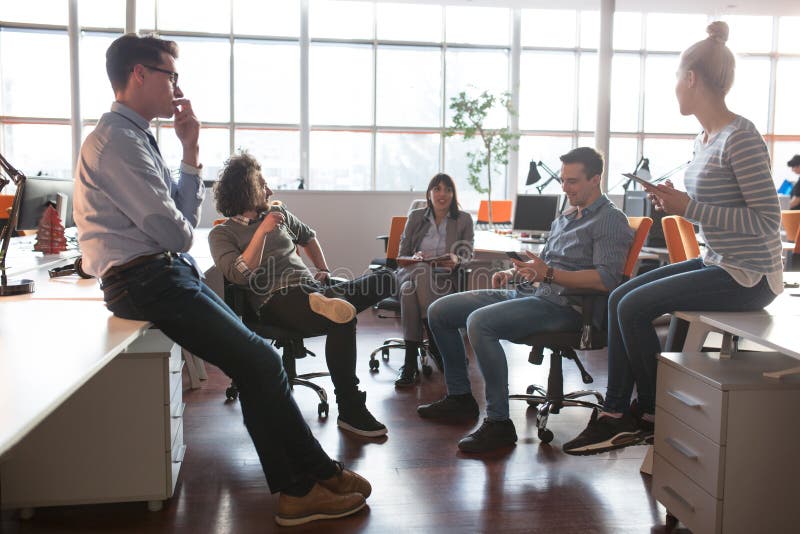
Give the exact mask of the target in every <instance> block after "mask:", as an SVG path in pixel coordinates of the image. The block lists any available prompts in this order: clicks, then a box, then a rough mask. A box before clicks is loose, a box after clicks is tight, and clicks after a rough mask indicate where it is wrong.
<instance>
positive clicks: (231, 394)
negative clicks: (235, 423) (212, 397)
mask: <svg viewBox="0 0 800 534" xmlns="http://www.w3.org/2000/svg"><path fill="white" fill-rule="evenodd" d="M225 398H226V399H228V400H229V401H235V400H236V399H238V398H239V390H238V389H237V388H235V387H233V386H231V387H229V388H228V389H226V390H225Z"/></svg>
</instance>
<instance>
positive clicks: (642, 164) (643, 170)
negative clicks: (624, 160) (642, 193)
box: [622, 156, 653, 191]
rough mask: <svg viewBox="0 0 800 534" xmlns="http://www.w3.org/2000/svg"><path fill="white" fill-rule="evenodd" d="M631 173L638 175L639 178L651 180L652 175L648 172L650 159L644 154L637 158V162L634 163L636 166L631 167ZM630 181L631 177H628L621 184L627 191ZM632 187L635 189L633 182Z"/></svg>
mask: <svg viewBox="0 0 800 534" xmlns="http://www.w3.org/2000/svg"><path fill="white" fill-rule="evenodd" d="M631 174H633V175H635V176H638V177H639V178H643V179H645V180H647V181H648V182H650V181H652V179H653V176H652V175H651V174H650V160H649V159H647V158H646V157H644V156H642V157H641V158H639V163H637V164H636V167H635V168H634V169H633V172H632V173H631ZM632 182H633V178H628V181H627V182H625V183H624V184H623V185H622V189H624V190H625V191H627V190H628V188H629V187H630V186H631V183H632ZM634 189H636V185H635V184H634Z"/></svg>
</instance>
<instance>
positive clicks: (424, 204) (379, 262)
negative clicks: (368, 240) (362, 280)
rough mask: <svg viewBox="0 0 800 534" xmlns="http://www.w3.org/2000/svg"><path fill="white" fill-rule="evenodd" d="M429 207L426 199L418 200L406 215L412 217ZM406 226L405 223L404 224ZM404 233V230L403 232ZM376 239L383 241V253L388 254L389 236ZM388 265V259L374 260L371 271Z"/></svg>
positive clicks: (413, 201) (412, 202) (376, 237)
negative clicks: (418, 210)
mask: <svg viewBox="0 0 800 534" xmlns="http://www.w3.org/2000/svg"><path fill="white" fill-rule="evenodd" d="M427 206H428V201H427V200H426V199H424V198H417V199H415V200H412V201H411V205H410V206H409V208H408V213H407V214H406V215H407V216H408V215H411V212H412V211H414V210H417V209H420V208H425V207H427ZM403 224H404V225H405V223H403ZM401 232H402V230H401ZM375 239H377V240H379V241H383V252H384V253H386V252H388V250H389V234H383V235H378V236H375ZM382 265H386V257H382V258H374V259H373V260H372V262H370V266H369V267H370V269H372V270H375V269H377V268H378V267H380V266H382Z"/></svg>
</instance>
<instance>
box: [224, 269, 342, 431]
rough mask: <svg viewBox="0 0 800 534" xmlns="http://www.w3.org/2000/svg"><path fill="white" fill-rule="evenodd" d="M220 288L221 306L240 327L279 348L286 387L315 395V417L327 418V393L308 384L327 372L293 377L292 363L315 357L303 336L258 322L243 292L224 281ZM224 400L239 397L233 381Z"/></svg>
mask: <svg viewBox="0 0 800 534" xmlns="http://www.w3.org/2000/svg"><path fill="white" fill-rule="evenodd" d="M224 289H225V293H224V300H225V304H227V305H228V306H230V308H231V309H232V310H233V311H234V312H236V314H237V315H239V316H240V317H241V318H242V322H243V323H244V325H245V326H246V327H247V328H249V329H250V330H252V331H253V332H255V333H256V334H258V335H259V336H261V337H263V338H264V339H271V340H272V345H273V346H274V347H275V348H278V349H283V353H282V358H281V359H282V360H283V368H284V369H285V370H286V375H287V376H288V377H289V384H291V386H292V387H293V386H305V387H307V388H310V389H312V390H314V391H315V392H316V393H317V395H318V396H319V404H318V405H317V415H319V417H328V409H329V405H328V394H327V393H326V392H325V388H323V387H322V386H319V385H317V384H315V383H313V382H311V379H312V378H320V377H323V376H330V373H327V372H320V373H305V374H301V375H298V374H297V366H296V360H299V359H300V358H305V357H306V356H316V354H314V353H313V352H311V351H310V350H308V349H307V348H306V347H305V344H304V343H303V336H302V335H301V334H299V333H298V332H296V331H294V330H290V329H287V328H282V327H280V326H274V325H265V324H263V323H261V322H260V321H259V320H258V314H257V313H256V311H255V310H253V309H252V306H250V303H249V301H248V300H247V290H246V289H244V288H242V287H239V286H237V285H235V284H232V283H231V282H229V281H227V280H224ZM225 397H226V398H227V399H228V400H236V399H237V398H238V397H239V389H238V388H237V387H236V384H235V383H234V382H231V385H230V386H229V387H228V388H227V389H226V390H225Z"/></svg>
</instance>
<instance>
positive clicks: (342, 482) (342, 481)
mask: <svg viewBox="0 0 800 534" xmlns="http://www.w3.org/2000/svg"><path fill="white" fill-rule="evenodd" d="M334 463H335V464H336V467H337V469H338V471H337V473H336V474H335V475H333V476H332V477H331V478H326V479H325V480H320V481H318V483H319V484H320V485H321V486H323V487H326V488H328V489H329V490H331V491H332V492H334V493H339V494H346V493H360V494H361V495H363V496H364V498H365V499H366V498H367V497H369V496H370V494H371V493H372V485H371V484H370V483H369V481H368V480H367V479H366V478H364V477H362V476H361V475H359V474H358V473H355V472H353V471H350V470H349V469H345V468H344V466H343V465H342V464H341V463H340V462H334Z"/></svg>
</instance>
